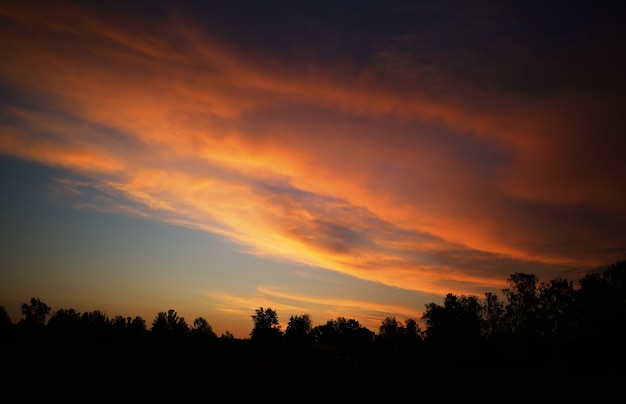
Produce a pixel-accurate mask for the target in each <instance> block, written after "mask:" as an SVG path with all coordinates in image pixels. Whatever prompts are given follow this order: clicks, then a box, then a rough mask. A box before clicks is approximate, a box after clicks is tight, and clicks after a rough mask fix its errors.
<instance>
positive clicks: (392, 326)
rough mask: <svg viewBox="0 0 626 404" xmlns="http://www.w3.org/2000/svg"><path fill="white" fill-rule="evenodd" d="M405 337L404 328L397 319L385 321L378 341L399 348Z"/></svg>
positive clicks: (392, 318)
mask: <svg viewBox="0 0 626 404" xmlns="http://www.w3.org/2000/svg"><path fill="white" fill-rule="evenodd" d="M403 337H404V326H403V325H402V323H401V322H399V321H398V320H397V319H396V318H395V317H393V316H390V317H389V316H388V317H385V318H384V319H383V321H382V322H381V324H380V327H379V328H378V339H379V340H380V341H381V342H383V343H385V345H388V346H394V347H397V346H398V345H400V342H401V340H402V338H403Z"/></svg>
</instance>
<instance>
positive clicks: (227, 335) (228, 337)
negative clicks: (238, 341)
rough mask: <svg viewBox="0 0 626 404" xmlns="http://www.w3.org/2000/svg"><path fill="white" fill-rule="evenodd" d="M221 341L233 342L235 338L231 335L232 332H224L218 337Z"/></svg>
mask: <svg viewBox="0 0 626 404" xmlns="http://www.w3.org/2000/svg"><path fill="white" fill-rule="evenodd" d="M220 338H221V339H225V340H234V339H235V336H234V335H233V333H232V332H230V331H228V330H226V331H224V332H223V333H222V335H221V336H220Z"/></svg>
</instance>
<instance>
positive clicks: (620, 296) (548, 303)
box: [0, 261, 626, 369]
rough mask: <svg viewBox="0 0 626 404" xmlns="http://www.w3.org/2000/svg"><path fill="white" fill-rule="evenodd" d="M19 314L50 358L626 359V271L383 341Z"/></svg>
mask: <svg viewBox="0 0 626 404" xmlns="http://www.w3.org/2000/svg"><path fill="white" fill-rule="evenodd" d="M499 296H502V297H499ZM21 313H22V318H21V319H20V320H19V321H18V322H17V323H15V324H14V323H13V322H12V321H11V319H10V317H9V315H8V314H7V311H6V309H5V308H4V307H3V306H0V333H1V335H2V337H3V339H5V340H13V341H17V340H19V341H21V343H23V344H28V343H32V342H33V341H35V342H39V343H41V342H42V341H47V342H49V343H48V345H45V346H46V347H47V348H50V349H54V347H57V346H59V344H61V345H63V346H65V347H68V346H69V347H76V346H80V347H82V349H83V351H81V352H85V351H84V349H86V348H85V347H86V346H87V347H90V348H89V349H91V348H93V349H96V348H98V347H102V346H103V344H109V345H111V344H117V345H114V346H115V347H119V346H124V347H126V348H127V349H128V350H132V349H138V348H139V347H144V348H142V349H145V346H151V347H160V348H163V347H169V348H164V349H170V348H171V347H173V346H184V347H186V348H185V349H186V351H184V352H186V354H187V355H191V356H193V355H196V354H197V353H198V352H200V351H198V350H201V351H202V352H204V353H206V354H215V355H217V354H221V355H224V354H225V352H228V353H229V354H233V355H235V354H240V355H265V356H266V357H270V358H283V359H289V360H294V359H312V358H317V359H319V358H323V359H325V360H333V361H351V362H355V361H381V360H382V361H405V362H406V361H416V360H421V361H422V363H437V364H448V365H451V364H453V365H476V364H478V365H484V364H488V363H491V362H493V361H498V362H499V363H507V364H509V365H511V366H527V367H528V366H532V367H556V366H561V367H567V366H575V365H576V364H578V363H581V362H584V363H585V364H589V363H593V364H596V365H597V366H600V367H602V368H603V369H610V368H617V367H619V366H621V365H622V364H623V361H624V359H625V358H626V356H625V355H624V354H625V353H626V350H625V349H624V346H625V345H624V341H626V338H625V337H626V335H625V331H624V329H625V328H626V327H625V326H626V261H622V262H617V263H615V264H612V265H610V266H608V267H607V268H606V269H605V270H604V271H603V272H601V273H593V274H588V275H585V276H584V277H583V278H581V279H580V280H579V281H578V282H577V283H576V284H575V283H574V282H572V281H570V280H567V279H565V278H560V277H557V278H554V279H551V280H549V281H547V282H539V279H538V277H537V276H536V275H534V274H530V273H524V272H516V273H513V274H511V275H510V276H509V277H508V278H507V287H506V288H504V289H503V290H502V294H501V295H497V294H495V293H492V292H489V293H486V294H485V295H484V297H478V296H475V295H455V294H451V293H450V294H447V295H446V296H445V297H444V298H443V302H442V303H428V304H427V305H426V307H425V310H424V312H423V315H422V317H421V320H422V324H423V325H424V329H422V328H421V327H420V325H419V323H418V321H417V320H416V319H413V318H406V319H398V318H396V317H394V316H389V317H386V318H384V319H383V320H382V321H381V323H380V326H379V327H378V329H377V330H375V331H373V330H370V329H368V328H366V327H364V326H362V325H361V324H360V323H359V321H357V320H355V319H351V318H345V317H338V318H336V319H331V320H328V321H327V322H326V323H324V324H321V325H317V326H313V324H312V321H311V316H310V315H309V314H294V315H291V317H290V318H289V322H288V323H287V326H286V329H285V330H283V329H282V327H281V325H280V323H279V321H278V313H277V312H276V311H275V310H273V309H272V308H270V307H267V308H264V307H259V308H257V309H256V310H254V313H253V314H251V316H250V317H251V322H252V330H251V332H250V335H249V338H245V339H236V338H234V337H233V335H232V334H231V333H230V332H228V331H226V332H224V333H222V334H221V335H220V336H218V335H217V334H216V333H215V332H214V331H213V328H212V326H211V325H210V323H209V322H208V321H207V320H206V319H204V318H202V317H198V318H196V319H194V320H193V322H191V324H189V323H188V322H187V321H186V320H185V318H184V317H181V316H179V315H178V313H177V312H176V311H175V310H171V309H170V310H168V311H163V312H159V313H158V314H157V315H156V316H155V318H154V319H153V320H152V323H151V325H150V327H148V326H147V324H146V321H145V320H144V319H143V318H141V317H139V316H136V317H134V318H131V317H123V316H115V317H113V318H109V317H108V316H107V315H106V314H105V313H103V312H101V311H98V310H96V311H89V312H84V313H80V312H78V311H76V310H74V309H71V308H70V309H58V310H56V311H52V309H51V308H50V307H49V306H48V305H47V304H46V303H44V302H43V301H42V300H40V299H39V298H38V297H33V298H31V299H30V300H29V301H28V302H24V303H23V304H22V305H21ZM24 341H27V342H24ZM28 341H30V342H28ZM50 341H52V342H54V344H56V345H54V344H52V345H51V344H50ZM183 342H184V344H183ZM120 344H122V345H120ZM146 344H148V345H146ZM212 348H214V349H213V350H212ZM218 348H219V349H218ZM194 350H195V351H194ZM178 355H179V356H180V355H184V353H182V351H178Z"/></svg>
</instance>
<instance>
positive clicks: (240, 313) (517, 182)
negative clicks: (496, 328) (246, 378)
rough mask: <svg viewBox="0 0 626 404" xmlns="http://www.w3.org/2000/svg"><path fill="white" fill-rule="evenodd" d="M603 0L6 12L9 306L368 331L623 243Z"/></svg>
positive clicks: (5, 288)
mask: <svg viewBox="0 0 626 404" xmlns="http://www.w3.org/2000/svg"><path fill="white" fill-rule="evenodd" d="M613 7H614V6H611V5H599V4H592V3H587V2H571V3H568V4H567V6H563V7H562V6H560V5H550V4H544V3H542V2H525V3H523V4H521V3H519V2H509V1H505V2H493V3H489V2H487V3H484V2H468V3H463V4H458V3H453V2H445V1H444V2H438V3H437V4H431V3H429V2H405V1H392V2H383V1H380V2H379V1H373V2H366V3H364V2H353V1H346V2H338V3H334V2H308V1H303V2H296V3H293V4H290V3H284V2H272V1H270V2H264V3H262V4H259V3H256V2H251V1H233V2H220V1H218V2H211V4H198V3H197V2H185V1H182V2H179V3H177V4H169V5H168V4H165V3H164V2H161V1H145V2H130V3H127V2H120V3H115V4H108V5H104V4H102V5H100V4H81V3H76V2H71V1H61V2H58V3H55V4H48V3H46V2H43V1H42V2H38V1H35V2H29V4H28V5H25V4H5V5H2V6H0V21H1V22H2V24H0V34H1V35H0V44H1V45H2V47H1V49H2V51H0V52H1V54H2V59H3V61H4V62H3V63H2V64H1V65H0V102H1V108H0V117H1V118H0V119H1V121H0V122H1V125H0V168H1V170H0V175H1V178H0V184H1V186H2V197H0V220H1V221H2V223H3V226H2V228H1V230H0V242H1V243H0V244H1V247H0V254H1V256H2V261H1V262H0V296H1V299H0V300H1V301H0V305H3V306H4V307H5V308H6V309H7V311H8V312H9V315H10V316H11V319H12V321H13V322H14V323H15V322H17V320H19V319H20V318H21V314H20V305H21V304H22V303H23V302H26V301H28V299H30V298H31V297H39V298H40V299H41V300H42V301H44V302H46V303H47V304H48V305H49V306H51V307H52V308H53V310H56V309H61V308H64V309H68V308H74V309H76V310H78V311H80V312H86V311H93V310H101V311H103V312H105V313H106V314H107V315H109V316H110V317H114V316H117V315H123V316H125V317H128V316H132V317H134V316H140V317H142V318H143V319H144V320H145V321H146V325H147V326H148V327H149V325H150V324H151V322H152V320H153V319H154V317H155V316H156V315H157V314H158V313H159V312H161V311H167V310H169V309H173V310H175V311H176V312H177V313H178V314H179V315H180V316H181V317H184V318H185V319H186V321H187V322H188V323H189V322H191V321H193V319H195V318H197V317H203V318H205V319H206V320H207V321H208V322H209V324H211V326H212V327H213V329H214V330H215V332H216V333H217V334H218V335H220V334H221V333H223V332H225V331H230V332H231V333H233V335H234V336H235V337H236V338H246V337H247V335H248V331H249V330H251V324H252V321H251V319H250V316H251V315H252V314H253V313H254V310H255V309H256V308H258V307H271V308H272V309H274V310H276V311H277V313H278V315H279V320H280V322H281V324H283V329H284V327H285V325H286V323H287V321H288V319H289V317H290V316H291V315H301V314H309V315H311V318H312V320H313V323H314V324H315V325H319V324H324V323H325V322H326V321H328V320H332V319H335V318H337V317H339V316H342V317H345V318H352V319H356V320H358V321H359V322H360V324H361V325H363V326H365V327H366V328H368V329H370V330H372V331H375V332H376V331H377V329H378V328H377V326H378V325H379V324H380V322H381V321H382V320H383V319H384V318H385V317H388V316H394V317H396V318H398V319H399V320H405V319H407V318H413V319H415V320H418V321H419V320H420V317H421V314H422V313H423V311H424V307H425V305H426V304H427V303H440V302H441V301H442V300H443V298H444V297H445V295H446V294H447V293H452V294H456V295H474V296H478V297H481V298H482V297H483V296H484V294H485V293H487V292H495V293H499V292H500V291H501V289H502V288H504V287H506V279H507V277H508V276H509V275H511V274H512V273H515V272H525V273H532V274H535V275H537V276H538V278H539V279H540V280H541V281H546V280H550V279H554V278H556V277H564V278H567V279H570V280H572V281H574V282H576V281H577V280H579V279H580V278H582V277H583V276H584V274H587V273H589V272H593V271H597V270H600V269H603V268H605V267H607V266H609V265H611V264H613V263H616V262H620V261H623V260H624V257H625V254H626V230H625V229H626V188H625V187H624V186H623V179H624V168H623V150H626V138H625V137H624V136H623V122H622V121H623V116H625V115H626V111H624V109H625V107H624V105H623V103H622V102H621V97H622V94H623V93H624V90H625V89H626V85H625V84H626V80H625V79H624V77H623V71H624V69H625V68H626V66H625V63H624V59H623V57H622V56H621V55H622V52H623V50H624V42H623V39H624V38H626V35H625V34H626V32H625V29H624V27H623V24H622V23H621V20H620V19H619V16H620V15H621V13H618V12H616V10H614V9H613Z"/></svg>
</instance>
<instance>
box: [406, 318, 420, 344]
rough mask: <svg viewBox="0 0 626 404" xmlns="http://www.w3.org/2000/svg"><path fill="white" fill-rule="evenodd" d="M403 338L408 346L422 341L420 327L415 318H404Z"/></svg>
mask: <svg viewBox="0 0 626 404" xmlns="http://www.w3.org/2000/svg"><path fill="white" fill-rule="evenodd" d="M404 340H405V342H406V343H407V344H408V345H409V346H411V345H413V344H419V343H420V342H422V328H421V327H420V325H419V324H418V323H417V320H415V319H412V318H407V319H406V320H405V322H404Z"/></svg>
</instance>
